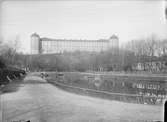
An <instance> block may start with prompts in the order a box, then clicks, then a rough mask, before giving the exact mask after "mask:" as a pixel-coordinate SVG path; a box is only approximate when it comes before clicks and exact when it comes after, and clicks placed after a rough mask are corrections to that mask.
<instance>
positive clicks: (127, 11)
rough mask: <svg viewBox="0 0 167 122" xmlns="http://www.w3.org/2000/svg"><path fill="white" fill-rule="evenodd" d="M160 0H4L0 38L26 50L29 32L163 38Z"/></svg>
mask: <svg viewBox="0 0 167 122" xmlns="http://www.w3.org/2000/svg"><path fill="white" fill-rule="evenodd" d="M164 3H165V2H164V1H163V0H161V1H160V0H147V1H137V0H136V1H123V0H122V1H121V0H120V1H116V0H112V1H93V0H92V1H44V0H43V1H30V0H29V1H28V0H27V1H26V0H25V1H5V2H2V4H1V10H2V11H1V23H0V24H1V31H2V33H1V34H2V36H3V40H5V41H9V40H14V39H15V38H17V39H18V40H20V41H21V42H20V50H22V51H23V52H25V53H27V52H30V35H31V34H32V33H34V32H36V33H38V34H39V35H40V36H41V37H49V38H61V39H63V38H66V39H101V38H105V39H107V38H109V37H110V36H111V35H112V34H116V35H118V37H119V39H120V42H121V43H122V44H123V43H124V42H127V41H130V40H132V39H136V38H141V37H147V36H150V35H151V34H156V35H157V36H158V37H160V38H167V21H165V14H164V12H165V10H164V6H165V5H164Z"/></svg>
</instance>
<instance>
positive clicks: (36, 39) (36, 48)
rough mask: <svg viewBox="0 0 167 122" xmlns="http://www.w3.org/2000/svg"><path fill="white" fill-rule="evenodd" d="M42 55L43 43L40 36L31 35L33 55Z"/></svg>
mask: <svg viewBox="0 0 167 122" xmlns="http://www.w3.org/2000/svg"><path fill="white" fill-rule="evenodd" d="M39 53H41V41H40V36H39V35H38V34H36V33H33V34H32V35H31V54H39Z"/></svg>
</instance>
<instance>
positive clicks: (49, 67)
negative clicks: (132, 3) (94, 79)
mask: <svg viewBox="0 0 167 122" xmlns="http://www.w3.org/2000/svg"><path fill="white" fill-rule="evenodd" d="M1 52H2V51H1ZM152 62H160V63H163V65H164V66H165V67H167V40H160V39H157V38H156V37H154V36H151V37H149V38H145V39H137V40H132V41H130V42H128V43H127V44H126V45H125V46H124V47H121V48H120V49H119V50H118V49H108V50H106V51H102V52H86V51H85V52H84V51H82V52H81V51H75V52H64V53H61V54H39V55H24V54H21V53H18V52H17V51H16V50H15V49H14V48H8V49H7V50H6V51H3V53H1V56H0V66H1V67H3V64H4V66H5V65H7V66H8V65H12V66H16V67H19V68H24V69H28V70H30V71H80V72H85V71H134V70H136V69H135V68H136V67H137V63H142V64H149V65H150V64H151V65H152ZM144 66H145V65H144ZM145 69H146V68H145ZM145 69H144V70H145ZM160 70H161V69H160Z"/></svg>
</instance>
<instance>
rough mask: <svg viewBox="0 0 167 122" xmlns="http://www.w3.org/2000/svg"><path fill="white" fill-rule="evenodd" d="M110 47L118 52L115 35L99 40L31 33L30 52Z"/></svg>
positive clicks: (96, 49)
mask: <svg viewBox="0 0 167 122" xmlns="http://www.w3.org/2000/svg"><path fill="white" fill-rule="evenodd" d="M110 48H111V49H114V50H115V52H118V49H119V39H118V37H117V36H116V35H112V36H111V37H110V38H109V39H99V40H72V39H71V40H67V39H51V38H46V37H44V38H40V36H39V35H38V34H36V33H34V34H32V35H31V54H40V53H43V54H49V53H62V52H64V51H66V52H74V51H76V50H78V51H89V52H100V51H105V50H107V49H110ZM114 50H113V51H114Z"/></svg>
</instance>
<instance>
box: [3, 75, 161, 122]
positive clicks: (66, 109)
mask: <svg viewBox="0 0 167 122" xmlns="http://www.w3.org/2000/svg"><path fill="white" fill-rule="evenodd" d="M17 86H18V85H17ZM0 98H1V99H0V100H1V105H2V107H1V110H2V117H3V118H2V119H3V120H2V121H3V122H13V121H19V120H20V121H21V120H22V122H24V121H25V120H30V121H31V122H122V121H123V122H134V121H136V122H142V121H146V120H163V119H162V116H163V108H162V106H153V105H141V104H132V103H123V102H117V101H110V100H103V99H100V98H92V97H88V96H80V95H76V94H72V93H68V92H66V91H63V90H61V89H59V88H57V87H55V86H53V85H51V84H48V83H47V82H46V81H45V80H43V79H41V78H39V77H37V76H27V77H26V78H25V79H24V81H23V83H22V84H20V85H19V89H18V91H15V92H11V93H5V94H2V95H1V96H0Z"/></svg>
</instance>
